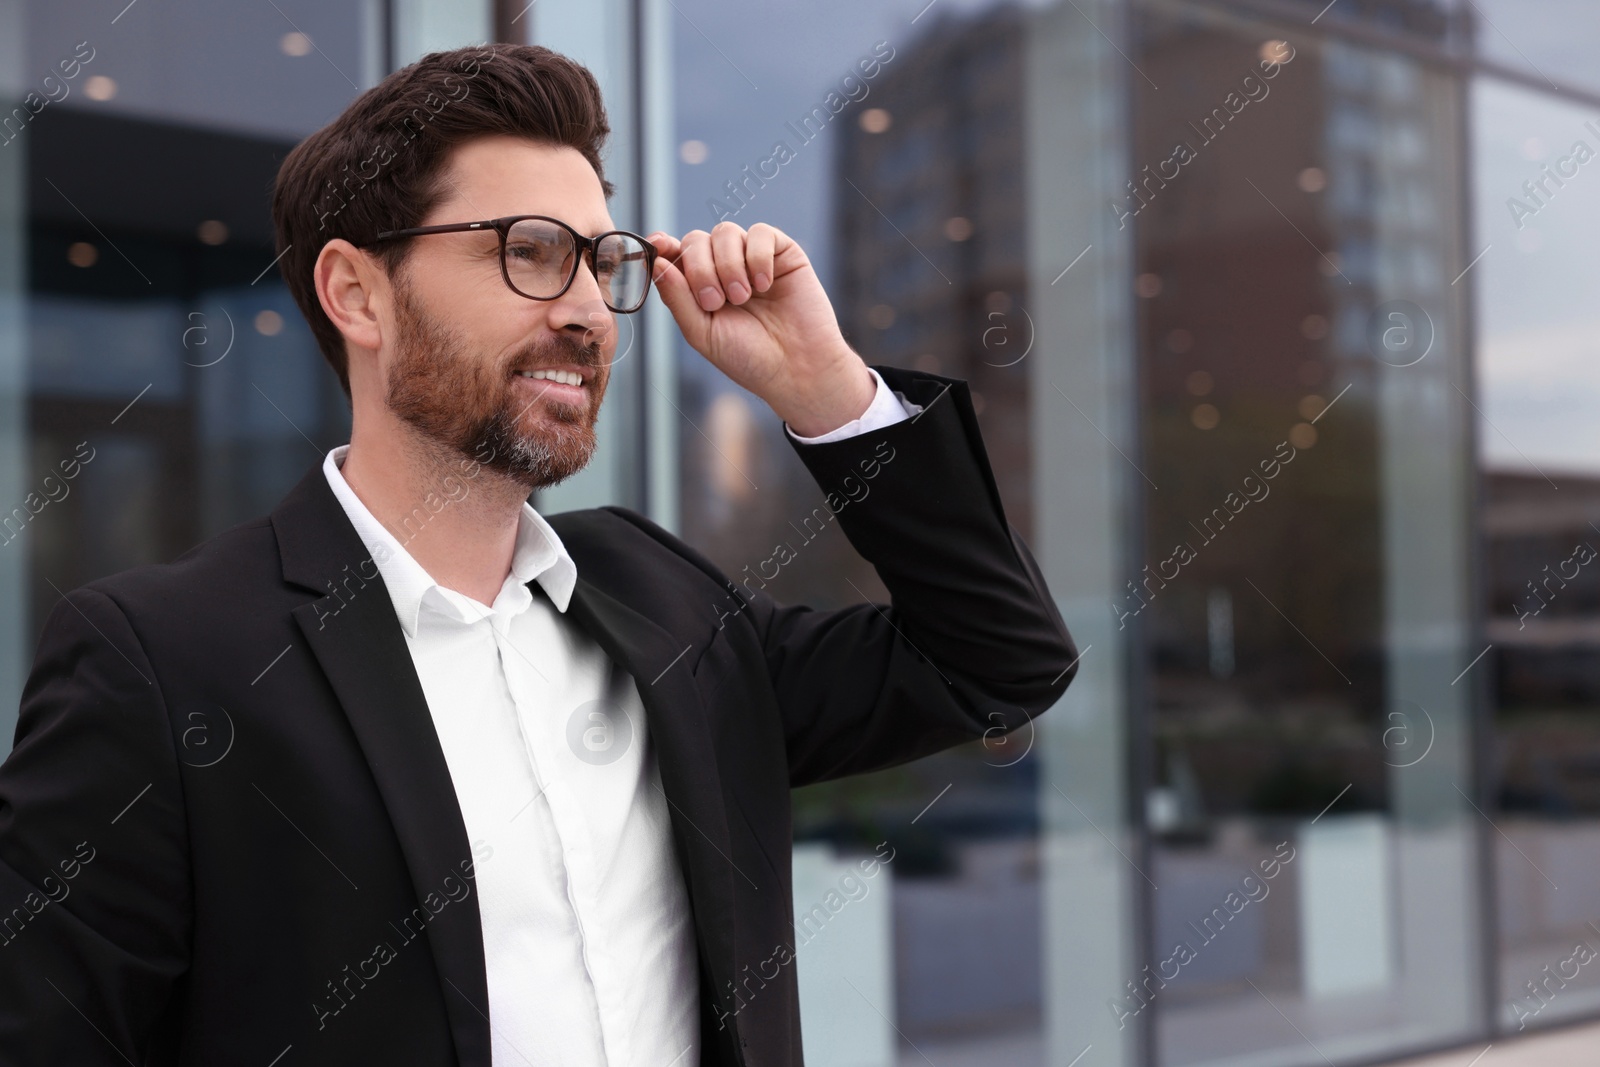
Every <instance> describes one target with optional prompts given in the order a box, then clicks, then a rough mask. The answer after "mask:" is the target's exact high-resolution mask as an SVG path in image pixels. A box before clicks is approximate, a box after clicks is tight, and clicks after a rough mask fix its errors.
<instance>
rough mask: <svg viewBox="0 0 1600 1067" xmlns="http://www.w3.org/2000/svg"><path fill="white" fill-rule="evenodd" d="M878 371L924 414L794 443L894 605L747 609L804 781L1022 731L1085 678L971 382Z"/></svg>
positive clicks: (796, 780) (797, 775)
mask: <svg viewBox="0 0 1600 1067" xmlns="http://www.w3.org/2000/svg"><path fill="white" fill-rule="evenodd" d="M877 370H878V372H879V373H880V374H882V375H883V376H884V378H885V380H886V381H887V382H888V383H889V385H890V387H891V388H893V389H894V390H895V391H896V392H899V393H900V394H902V395H903V396H905V397H906V399H908V400H910V401H912V402H913V403H915V404H920V405H921V406H922V411H921V412H919V413H918V414H917V415H915V416H914V417H912V418H910V419H907V420H906V421H904V422H900V423H897V424H895V425H893V426H888V427H885V428H884V429H881V430H876V431H869V432H867V433H864V434H861V435H859V436H857V437H852V438H849V439H846V440H843V441H836V442H832V443H828V444H818V445H804V444H800V443H798V442H791V443H792V444H793V445H794V447H795V449H796V451H797V452H798V453H799V454H800V458H801V460H802V461H803V462H804V463H805V464H806V466H807V468H809V470H810V471H811V474H812V475H813V477H815V478H816V480H817V484H818V486H819V487H820V488H821V489H822V491H823V493H824V499H825V500H826V502H827V507H828V509H829V511H831V512H833V513H835V514H836V515H837V520H838V522H839V524H840V526H841V527H842V529H843V530H844V533H845V535H846V536H847V537H848V538H849V539H850V543H851V544H852V545H853V546H854V547H855V549H856V551H858V552H859V553H860V554H861V555H862V556H863V557H864V558H865V559H866V560H867V561H868V562H869V563H871V564H872V565H873V567H875V568H876V569H877V572H878V575H879V577H880V578H881V579H882V580H883V583H884V585H885V586H887V587H888V590H889V594H890V598H891V603H890V604H887V605H883V604H862V605H856V606H853V607H849V608H845V609H843V610H839V611H816V610H812V609H810V608H805V607H782V606H779V605H777V604H775V603H774V602H773V601H772V600H771V599H770V598H768V597H766V596H765V595H764V594H761V593H759V592H757V593H756V594H755V595H754V600H753V601H751V603H750V617H751V622H752V623H753V625H755V626H756V627H757V630H758V632H759V634H760V636H761V641H762V646H763V648H764V650H765V655H766V659H767V665H768V670H769V672H770V674H771V677H772V681H773V685H774V688H775V690H776V692H777V694H778V699H779V705H780V708H781V713H782V716H783V729H784V734H785V739H786V744H787V752H788V759H789V774H790V780H791V782H792V784H794V785H796V786H799V785H805V784H807V783H810V782H817V781H822V780H825V779H829V778H837V777H840V776H843V775H848V774H857V773H861V772H864V771H871V770H876V769H878V768H882V767H886V766H891V765H893V764H896V763H902V762H905V761H907V760H911V759H916V758H918V757H920V756H923V755H926V754H928V753H930V752H934V751H937V750H939V749H942V748H947V747H950V746H952V745H956V744H960V743H962V742H964V741H971V740H973V739H975V738H980V737H985V736H988V737H994V736H997V735H1000V734H1002V733H1005V732H1007V731H1010V730H1014V729H1016V728H1017V727H1019V726H1021V725H1023V724H1024V723H1026V722H1027V721H1028V720H1030V719H1032V718H1033V717H1034V716H1036V715H1039V714H1041V713H1042V712H1044V711H1045V710H1047V709H1048V708H1049V707H1050V706H1051V705H1053V704H1054V703H1055V702H1056V700H1057V699H1058V698H1059V697H1060V696H1061V694H1062V692H1063V691H1064V690H1065V689H1066V687H1067V684H1068V682H1070V681H1071V679H1072V677H1073V675H1074V674H1075V673H1076V669H1077V655H1078V654H1077V651H1076V649H1075V648H1074V646H1073V643H1072V638H1071V637H1070V636H1069V635H1068V633H1067V629H1066V625H1065V623H1063V622H1062V619H1061V615H1060V613H1059V612H1058V611H1057V609H1056V606H1055V603H1054V601H1053V600H1052V598H1051V596H1050V591H1049V590H1048V589H1047V588H1046V587H1045V583H1044V579H1043V578H1042V577H1041V575H1040V573H1039V568H1038V566H1037V564H1036V563H1035V562H1034V559H1033V557H1032V555H1031V554H1030V553H1029V552H1028V549H1027V547H1026V546H1025V545H1024V544H1023V543H1022V539H1021V537H1019V536H1018V535H1017V533H1016V531H1015V530H1013V529H1012V528H1011V526H1010V525H1009V524H1008V523H1007V522H1006V517H1005V512H1004V510H1003V509H1002V507H1001V504H1000V494H999V490H998V489H997V487H996V485H995V482H994V476H993V473H992V472H991V470H990V468H989V461H988V458H987V456H986V454H985V451H984V447H983V442H982V439H981V438H980V436H979V433H978V426H977V419H976V417H975V415H974V413H973V410H972V405H971V401H970V399H969V392H968V389H967V386H966V384H965V383H964V382H959V381H954V380H951V379H947V378H940V377H937V376H935V375H928V374H915V373H912V372H908V371H903V370H897V369H895V368H890V367H879V368H877Z"/></svg>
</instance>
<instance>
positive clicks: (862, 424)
mask: <svg viewBox="0 0 1600 1067" xmlns="http://www.w3.org/2000/svg"><path fill="white" fill-rule="evenodd" d="M867 373H868V374H870V375H872V380H873V381H875V382H877V383H878V391H877V393H875V394H874V395H873V397H872V403H870V404H868V405H867V410H866V411H863V412H862V413H861V417H860V418H859V419H851V420H850V421H849V422H847V423H845V424H844V425H843V426H841V427H839V428H838V429H837V430H829V431H828V432H827V433H825V434H823V435H821V436H820V437H801V436H800V435H799V434H797V433H795V432H794V431H793V430H791V429H789V426H788V424H787V423H785V424H784V427H783V429H784V432H785V433H787V434H788V435H789V436H790V437H792V438H794V439H795V440H796V441H799V442H800V443H801V444H803V445H825V444H829V443H831V442H833V441H843V440H844V439H845V438H847V437H857V436H860V435H861V434H864V433H870V432H872V431H873V430H881V429H884V428H885V427H887V426H893V425H894V424H895V423H897V422H904V421H905V420H906V419H909V418H910V417H911V416H913V415H915V414H916V413H917V412H919V411H921V410H922V405H921V404H913V403H912V402H911V401H909V400H907V399H906V398H905V396H904V395H903V394H900V393H896V392H892V391H891V390H890V389H889V383H888V382H886V381H884V380H883V375H881V374H879V373H878V372H877V371H875V370H873V369H872V368H871V367H868V368H867Z"/></svg>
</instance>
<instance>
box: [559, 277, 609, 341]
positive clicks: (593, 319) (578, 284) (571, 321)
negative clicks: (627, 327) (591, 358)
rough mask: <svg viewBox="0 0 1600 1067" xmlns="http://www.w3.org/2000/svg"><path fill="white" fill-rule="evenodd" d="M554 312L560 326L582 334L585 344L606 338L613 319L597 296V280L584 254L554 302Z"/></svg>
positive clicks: (598, 295) (598, 294)
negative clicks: (570, 278)
mask: <svg viewBox="0 0 1600 1067" xmlns="http://www.w3.org/2000/svg"><path fill="white" fill-rule="evenodd" d="M556 313H557V314H558V315H559V316H560V319H561V326H560V329H561V330H563V331H565V332H568V333H582V334H584V338H583V341H584V343H585V344H604V343H605V342H606V341H607V340H609V339H610V336H611V331H612V330H613V329H614V328H615V325H616V318H615V315H614V314H613V312H612V311H611V309H610V308H609V307H607V306H606V302H605V300H604V299H602V297H601V292H600V283H599V282H598V281H596V280H595V276H594V272H593V271H592V270H590V268H589V260H588V258H587V257H584V258H582V259H581V260H580V261H579V264H578V274H577V276H576V277H574V278H573V279H572V285H571V286H570V287H569V288H568V289H567V291H566V293H564V294H563V295H562V297H561V299H560V301H558V305H557V308H556Z"/></svg>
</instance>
